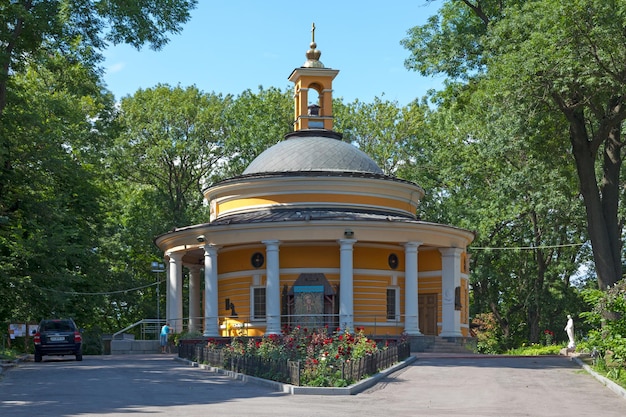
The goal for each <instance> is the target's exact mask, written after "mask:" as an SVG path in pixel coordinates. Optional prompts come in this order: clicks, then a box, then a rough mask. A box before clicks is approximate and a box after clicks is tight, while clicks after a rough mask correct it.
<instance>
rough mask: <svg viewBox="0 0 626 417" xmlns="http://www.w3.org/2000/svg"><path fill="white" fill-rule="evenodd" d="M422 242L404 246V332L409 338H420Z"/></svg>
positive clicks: (409, 243) (408, 243)
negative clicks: (419, 271)
mask: <svg viewBox="0 0 626 417" xmlns="http://www.w3.org/2000/svg"><path fill="white" fill-rule="evenodd" d="M421 244H422V242H407V243H405V244H404V263H405V270H404V291H405V294H404V317H405V318H404V332H405V333H406V334H407V335H409V336H420V335H421V334H422V333H421V332H420V328H419V307H418V301H417V300H418V286H417V248H418V247H419V245H421Z"/></svg>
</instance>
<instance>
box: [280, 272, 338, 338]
mask: <svg viewBox="0 0 626 417" xmlns="http://www.w3.org/2000/svg"><path fill="white" fill-rule="evenodd" d="M337 296H338V289H335V288H333V287H332V286H331V285H330V284H329V283H328V280H327V279H326V276H325V275H324V274H300V276H299V277H298V279H297V280H296V282H295V283H294V285H293V286H292V287H291V288H288V287H287V286H286V285H285V287H284V288H283V319H282V325H283V327H284V326H289V327H290V328H291V327H295V326H301V327H307V328H311V329H312V328H320V327H325V326H328V328H329V329H331V330H334V329H335V328H337V326H338V325H339V303H338V302H337V300H338V298H337Z"/></svg>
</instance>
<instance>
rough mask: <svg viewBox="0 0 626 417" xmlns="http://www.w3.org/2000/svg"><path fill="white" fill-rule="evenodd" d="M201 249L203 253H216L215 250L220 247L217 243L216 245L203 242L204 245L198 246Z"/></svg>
mask: <svg viewBox="0 0 626 417" xmlns="http://www.w3.org/2000/svg"><path fill="white" fill-rule="evenodd" d="M200 247H201V248H202V249H204V255H205V256H206V255H215V254H217V251H218V250H220V249H221V248H222V247H221V246H219V245H216V244H214V243H205V244H204V245H202V246H200Z"/></svg>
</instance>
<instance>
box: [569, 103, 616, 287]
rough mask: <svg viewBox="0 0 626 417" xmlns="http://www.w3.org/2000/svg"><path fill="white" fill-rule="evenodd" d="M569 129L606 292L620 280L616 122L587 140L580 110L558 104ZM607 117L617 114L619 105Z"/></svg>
mask: <svg viewBox="0 0 626 417" xmlns="http://www.w3.org/2000/svg"><path fill="white" fill-rule="evenodd" d="M560 104H561V105H562V107H561V108H562V110H563V111H564V113H565V116H566V117H567V119H568V121H569V125H570V142H571V144H572V152H573V155H574V159H575V160H576V171H577V173H578V180H579V183H580V192H581V194H582V196H583V201H584V204H585V210H586V214H587V224H588V232H589V238H590V240H591V247H592V251H593V258H594V262H595V267H596V272H597V274H598V287H599V288H600V289H602V290H606V288H607V287H609V286H612V285H614V284H615V283H616V282H617V281H619V280H620V279H621V275H622V267H621V240H620V236H621V227H620V222H619V221H618V217H617V213H618V203H619V173H620V169H621V164H622V159H621V156H620V147H621V143H620V133H621V132H620V130H619V123H617V122H616V120H615V118H607V120H605V121H602V122H601V124H600V126H599V127H598V128H597V133H596V134H595V135H594V136H593V137H591V138H590V136H589V134H588V132H587V128H586V125H585V115H584V112H583V110H582V108H579V107H574V106H571V107H567V106H564V105H563V101H561V102H560ZM613 107H614V108H610V109H609V111H608V113H609V114H610V113H614V112H620V110H618V109H617V107H619V104H616V105H614V106H613ZM601 145H604V147H603V176H602V181H601V186H599V185H598V181H597V179H596V169H595V168H596V166H595V162H596V158H597V154H598V150H599V149H600V146H601Z"/></svg>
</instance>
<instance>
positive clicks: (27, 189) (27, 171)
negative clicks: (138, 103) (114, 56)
mask: <svg viewBox="0 0 626 417" xmlns="http://www.w3.org/2000/svg"><path fill="white" fill-rule="evenodd" d="M44 64H45V65H41V66H29V67H28V68H25V72H24V73H23V74H16V75H14V76H13V85H14V86H15V88H12V89H11V97H12V102H13V105H12V106H10V107H7V109H6V112H5V114H4V116H3V119H4V123H2V124H0V137H1V138H2V142H3V145H4V146H3V149H4V150H7V151H9V150H10V152H9V153H8V154H6V155H4V156H5V157H6V158H7V159H10V160H12V163H11V165H10V169H6V170H4V171H3V172H2V182H1V184H2V185H1V186H0V188H1V190H2V192H1V193H0V209H2V213H3V214H4V216H3V217H2V220H3V221H2V223H1V224H0V274H1V275H2V276H3V279H2V281H1V282H2V284H1V286H0V296H2V298H3V300H4V302H3V303H2V306H1V307H0V320H7V319H9V318H15V319H19V320H35V321H36V320H38V319H40V318H42V317H44V316H48V315H71V316H73V317H76V318H77V319H81V318H85V317H90V316H92V315H93V313H94V309H96V308H97V306H96V303H95V302H76V301H77V299H80V296H79V295H78V294H77V292H86V291H94V290H97V289H98V288H99V286H98V283H97V281H96V280H90V279H89V277H91V276H98V275H100V274H101V273H102V272H103V271H104V268H103V266H102V265H101V264H100V262H99V258H98V255H97V251H96V250H95V249H96V248H97V247H98V237H99V235H100V232H101V230H102V229H101V226H102V221H101V216H100V214H101V208H102V204H103V202H104V201H105V198H106V196H105V195H103V193H102V190H101V189H100V187H99V183H100V182H99V165H98V147H97V146H93V145H91V144H92V143H98V141H99V140H100V139H101V138H102V131H101V130H99V127H100V122H99V121H96V120H97V119H104V118H106V117H108V114H110V112H111V109H112V107H113V100H112V97H111V96H109V95H101V93H100V91H102V90H101V85H99V79H98V77H97V76H96V74H94V73H93V72H92V71H90V69H89V68H85V67H83V66H81V65H80V64H75V63H72V62H67V60H66V59H65V58H64V57H63V56H60V55H57V56H54V57H49V59H48V60H47V61H46V62H45V63H44ZM59 67H62V68H64V69H65V72H64V73H63V74H62V75H61V76H59V75H60V74H61V73H60V72H58V71H56V69H57V68H59ZM81 93H82V94H81ZM5 167H6V166H5ZM93 301H95V300H93Z"/></svg>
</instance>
